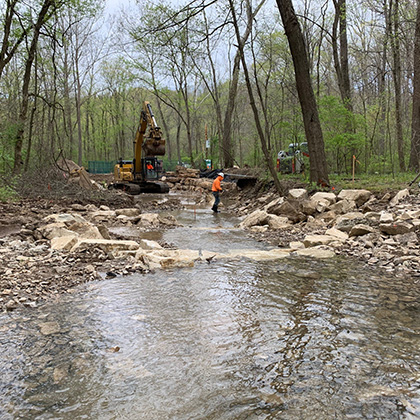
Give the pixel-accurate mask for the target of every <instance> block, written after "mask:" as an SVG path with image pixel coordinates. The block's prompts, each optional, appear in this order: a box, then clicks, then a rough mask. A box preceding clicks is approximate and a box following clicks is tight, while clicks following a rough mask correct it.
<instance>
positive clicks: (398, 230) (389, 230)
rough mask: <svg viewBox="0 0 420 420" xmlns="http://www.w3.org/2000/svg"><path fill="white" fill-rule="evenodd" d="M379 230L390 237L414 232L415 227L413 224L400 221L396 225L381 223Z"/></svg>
mask: <svg viewBox="0 0 420 420" xmlns="http://www.w3.org/2000/svg"><path fill="white" fill-rule="evenodd" d="M379 229H380V230H381V232H383V233H386V234H388V235H403V234H405V233H408V232H412V231H413V230H414V229H415V227H414V225H413V224H411V223H407V222H400V221H398V222H395V223H381V224H380V225H379Z"/></svg>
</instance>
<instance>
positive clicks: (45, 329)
mask: <svg viewBox="0 0 420 420" xmlns="http://www.w3.org/2000/svg"><path fill="white" fill-rule="evenodd" d="M39 327H40V331H41V334H43V335H51V334H57V333H59V332H60V331H61V329H60V325H59V324H58V323H57V322H55V321H51V322H43V323H42V324H39Z"/></svg>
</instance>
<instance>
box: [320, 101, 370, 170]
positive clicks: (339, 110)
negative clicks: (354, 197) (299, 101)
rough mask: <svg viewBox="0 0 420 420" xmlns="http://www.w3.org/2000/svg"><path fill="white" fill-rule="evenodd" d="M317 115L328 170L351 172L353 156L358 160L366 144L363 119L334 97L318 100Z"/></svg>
mask: <svg viewBox="0 0 420 420" xmlns="http://www.w3.org/2000/svg"><path fill="white" fill-rule="evenodd" d="M319 115H320V120H321V124H322V130H323V134H324V143H325V150H326V153H327V156H328V163H329V166H330V170H332V171H336V172H338V173H341V172H343V171H345V170H347V171H349V170H351V165H350V164H349V162H351V159H352V156H353V154H355V155H356V156H357V157H358V158H359V157H360V155H361V153H362V152H363V147H364V145H365V143H366V138H365V135H364V134H363V133H364V130H362V128H363V127H364V123H365V121H364V119H363V117H362V116H361V115H358V114H354V113H351V112H350V111H349V110H348V109H347V108H346V107H345V106H344V104H343V102H342V101H341V100H340V99H339V98H337V97H335V96H324V97H322V98H320V100H319Z"/></svg>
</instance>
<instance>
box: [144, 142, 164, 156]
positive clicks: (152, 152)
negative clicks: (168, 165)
mask: <svg viewBox="0 0 420 420" xmlns="http://www.w3.org/2000/svg"><path fill="white" fill-rule="evenodd" d="M142 149H143V152H144V155H145V157H150V156H163V155H164V154H165V140H163V139H160V140H156V139H147V140H146V141H145V142H144V143H143V146H142Z"/></svg>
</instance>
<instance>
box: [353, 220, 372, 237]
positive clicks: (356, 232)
mask: <svg viewBox="0 0 420 420" xmlns="http://www.w3.org/2000/svg"><path fill="white" fill-rule="evenodd" d="M374 231H375V230H374V229H373V227H371V226H369V225H365V224H361V223H360V224H357V225H354V226H353V227H352V228H351V229H350V233H349V236H363V235H367V234H369V233H373V232H374Z"/></svg>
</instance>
